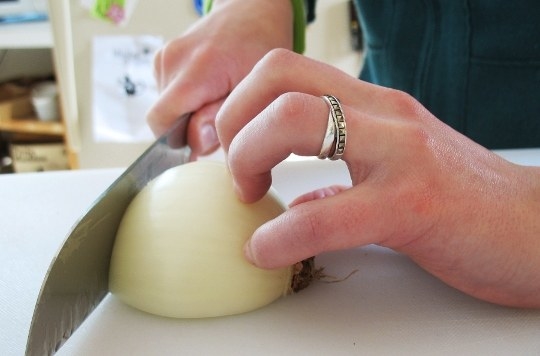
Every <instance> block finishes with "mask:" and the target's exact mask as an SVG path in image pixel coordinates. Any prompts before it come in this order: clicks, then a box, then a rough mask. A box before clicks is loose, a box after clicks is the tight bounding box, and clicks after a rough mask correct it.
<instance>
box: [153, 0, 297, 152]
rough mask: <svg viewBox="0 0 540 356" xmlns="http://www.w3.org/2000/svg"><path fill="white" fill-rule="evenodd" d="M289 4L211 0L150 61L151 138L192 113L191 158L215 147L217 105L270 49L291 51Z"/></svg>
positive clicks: (264, 0) (285, 1)
mask: <svg viewBox="0 0 540 356" xmlns="http://www.w3.org/2000/svg"><path fill="white" fill-rule="evenodd" d="M292 16H293V15H292V8H291V4H290V0H273V1H267V0H250V1H244V0H226V1H225V0H221V1H219V0H216V1H214V7H213V9H212V12H211V13H210V14H209V15H208V16H205V17H204V18H202V19H201V20H199V21H198V22H197V23H196V24H195V25H194V26H193V27H192V28H190V29H189V30H188V31H187V32H186V33H185V34H183V35H182V36H180V37H178V38H176V39H174V40H172V41H171V42H169V43H168V44H167V45H166V46H165V47H164V48H163V49H162V50H161V51H159V53H158V54H157V56H156V59H155V62H154V65H155V76H156V80H157V83H158V88H159V90H160V91H161V95H160V98H159V100H158V101H157V102H156V103H155V105H154V106H153V107H152V108H151V110H150V112H149V113H148V123H149V125H150V127H151V129H152V130H153V132H154V134H155V135H156V136H159V135H161V134H163V133H164V132H166V131H167V129H168V128H169V127H171V126H172V124H173V122H174V121H175V120H177V119H178V118H179V117H181V116H182V115H184V114H186V113H193V114H192V117H191V123H190V126H189V129H188V142H189V144H190V146H191V148H192V150H193V152H194V155H195V156H198V155H200V154H209V153H211V152H212V151H213V150H215V149H216V148H217V147H218V145H219V143H218V140H217V135H216V133H215V127H214V119H215V115H216V112H217V111H218V109H219V108H220V106H221V104H222V103H223V100H224V99H225V98H226V97H227V95H228V94H229V93H230V92H231V91H232V90H233V88H234V87H235V86H236V85H237V84H238V83H239V82H240V81H241V80H242V79H243V78H244V77H245V76H246V75H247V74H248V73H249V71H250V70H251V69H252V68H253V66H254V65H255V63H256V62H257V61H258V60H259V59H260V58H261V57H263V56H264V55H265V54H266V53H267V52H268V51H270V50H271V49H273V48H276V47H283V48H291V47H292V32H293V30H292V24H293V20H292Z"/></svg>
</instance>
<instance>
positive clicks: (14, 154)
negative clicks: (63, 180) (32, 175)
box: [10, 143, 69, 173]
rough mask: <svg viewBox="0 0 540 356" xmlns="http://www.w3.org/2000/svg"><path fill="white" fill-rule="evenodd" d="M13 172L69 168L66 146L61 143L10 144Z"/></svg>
mask: <svg viewBox="0 0 540 356" xmlns="http://www.w3.org/2000/svg"><path fill="white" fill-rule="evenodd" d="M10 152H11V159H12V160H13V170H14V172H15V173H22V172H43V171H58V170H67V169H69V162H68V156H67V152H66V147H65V145H64V144H62V143H39V144H11V145H10Z"/></svg>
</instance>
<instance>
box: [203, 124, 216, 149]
mask: <svg viewBox="0 0 540 356" xmlns="http://www.w3.org/2000/svg"><path fill="white" fill-rule="evenodd" d="M200 135H201V136H200V138H201V146H202V147H201V148H202V150H203V153H206V152H208V151H210V150H211V149H212V148H214V147H215V146H216V145H217V144H218V137H217V132H216V128H215V127H214V126H213V125H211V124H206V125H204V126H203V127H201V131H200Z"/></svg>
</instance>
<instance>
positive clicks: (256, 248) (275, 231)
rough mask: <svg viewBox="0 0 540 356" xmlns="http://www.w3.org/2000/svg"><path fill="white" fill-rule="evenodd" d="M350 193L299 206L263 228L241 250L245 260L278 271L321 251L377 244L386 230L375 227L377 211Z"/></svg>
mask: <svg viewBox="0 0 540 356" xmlns="http://www.w3.org/2000/svg"><path fill="white" fill-rule="evenodd" d="M356 188H359V187H356ZM352 190H353V189H348V190H345V191H341V192H340V193H339V194H336V195H333V196H327V197H325V198H322V199H315V200H309V201H307V202H303V203H298V204H296V205H294V206H292V207H291V208H290V209H289V210H287V211H286V212H284V213H283V214H281V215H280V216H278V217H277V218H275V219H273V220H271V221H269V222H267V223H266V224H264V225H262V226H261V227H259V228H258V229H257V230H256V231H255V232H254V234H253V236H252V237H251V239H250V240H249V241H248V242H247V243H246V245H245V247H244V253H245V255H246V258H247V259H248V260H249V261H251V262H252V263H253V264H254V265H256V266H258V267H261V268H279V267H285V266H290V265H292V264H294V263H296V262H298V261H302V260H304V259H306V258H309V257H312V256H315V255H317V254H319V253H321V252H324V251H331V250H339V249H344V248H349V247H353V246H360V245H366V244H370V243H375V242H377V241H376V240H377V237H378V236H381V234H382V233H384V232H383V231H381V229H384V228H385V227H384V226H374V224H377V223H378V221H380V220H379V219H376V217H377V215H378V211H379V210H380V208H378V206H377V205H378V204H375V205H372V204H370V203H369V200H370V199H366V200H359V199H358V196H356V197H355V195H356V194H353V192H352ZM360 196H362V195H360Z"/></svg>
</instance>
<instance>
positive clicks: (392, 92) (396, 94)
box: [383, 89, 425, 119]
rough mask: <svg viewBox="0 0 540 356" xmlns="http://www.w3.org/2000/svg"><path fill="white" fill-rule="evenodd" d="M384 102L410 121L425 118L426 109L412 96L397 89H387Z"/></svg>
mask: <svg viewBox="0 0 540 356" xmlns="http://www.w3.org/2000/svg"><path fill="white" fill-rule="evenodd" d="M383 95H384V99H383V100H384V102H386V103H387V105H390V106H391V107H393V108H394V109H395V110H396V111H397V112H398V113H399V114H400V115H402V116H403V117H406V118H409V119H418V118H421V117H423V116H424V115H423V112H424V111H425V109H424V108H423V106H422V105H421V104H420V103H419V102H418V100H416V99H415V98H414V97H413V96H412V95H410V94H408V93H406V92H404V91H401V90H396V89H386V90H385V93H384V94H383Z"/></svg>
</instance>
